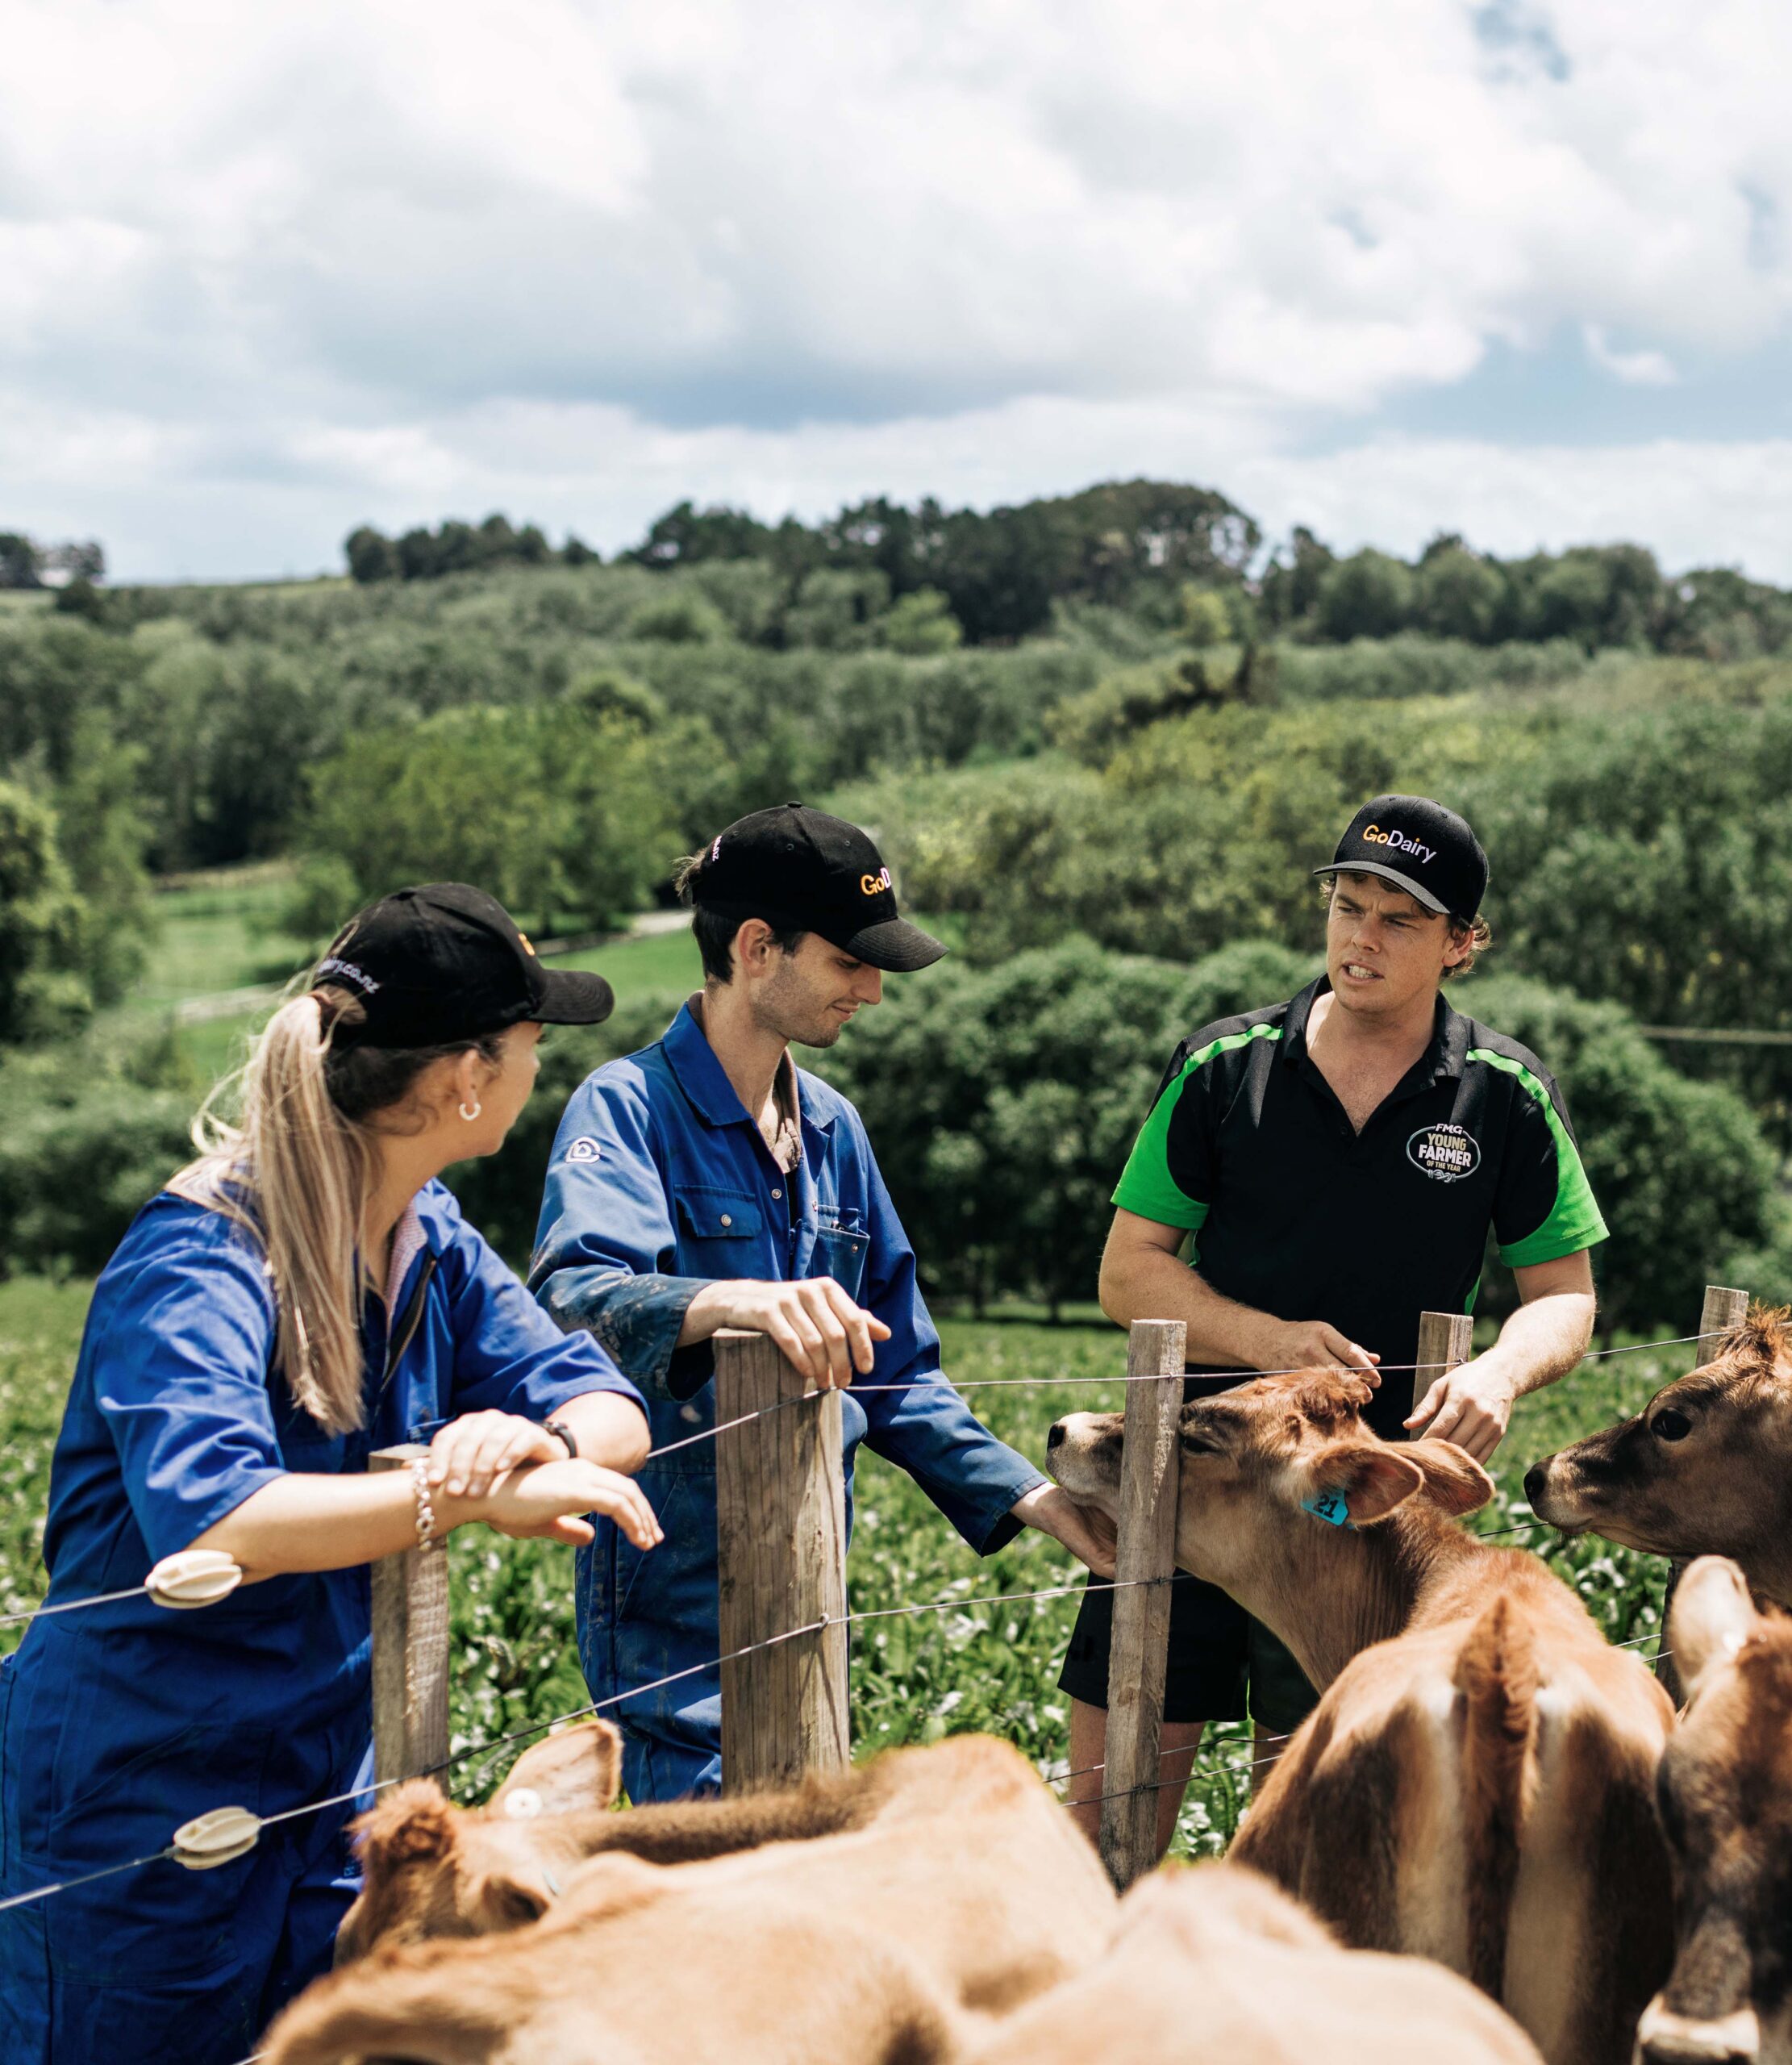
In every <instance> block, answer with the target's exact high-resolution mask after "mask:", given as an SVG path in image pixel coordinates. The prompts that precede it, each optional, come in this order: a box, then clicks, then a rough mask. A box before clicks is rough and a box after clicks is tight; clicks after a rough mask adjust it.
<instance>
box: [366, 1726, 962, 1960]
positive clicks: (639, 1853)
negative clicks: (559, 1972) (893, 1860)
mask: <svg viewBox="0 0 1792 2065" xmlns="http://www.w3.org/2000/svg"><path fill="white" fill-rule="evenodd" d="M985 1742H986V1738H982V1737H977V1736H960V1737H956V1738H952V1740H950V1741H948V1742H940V1743H936V1744H934V1745H932V1746H929V1747H927V1748H924V1749H913V1750H890V1751H888V1752H887V1753H886V1754H884V1755H883V1756H881V1757H877V1758H874V1759H873V1761H872V1762H871V1763H869V1764H866V1765H864V1766H862V1767H859V1768H857V1769H855V1770H852V1771H840V1772H837V1773H832V1774H829V1775H825V1776H820V1775H818V1776H815V1777H811V1778H809V1779H805V1780H804V1781H803V1783H802V1784H801V1785H799V1786H794V1787H792V1788H789V1789H787V1790H785V1791H781V1792H761V1793H749V1794H747V1795H744V1796H742V1797H741V1798H740V1799H728V1800H680V1801H676V1802H673V1803H671V1804H667V1805H665V1806H654V1807H636V1808H630V1809H629V1810H628V1811H627V1813H615V1812H613V1811H612V1810H613V1808H614V1805H615V1799H616V1795H617V1791H618V1788H619V1782H620V1771H621V1738H620V1737H619V1735H618V1733H617V1732H616V1730H615V1728H614V1727H613V1726H612V1725H611V1724H610V1723H609V1722H608V1721H586V1722H582V1723H581V1724H579V1725H577V1726H575V1727H572V1728H568V1729H563V1730H562V1731H561V1733H557V1734H555V1735H551V1736H549V1737H548V1738H547V1740H546V1741H545V1742H539V1743H537V1744H536V1746H534V1747H533V1748H532V1749H529V1750H525V1751H524V1752H523V1754H522V1755H521V1756H520V1757H519V1758H518V1759H517V1761H516V1763H515V1766H514V1767H512V1769H511V1773H510V1775H509V1776H508V1777H507V1778H506V1779H505V1781H504V1783H503V1784H502V1785H501V1786H500V1787H499V1788H498V1791H497V1792H495V1793H494V1795H493V1796H492V1797H491V1799H490V1801H489V1802H488V1803H487V1804H486V1805H485V1806H484V1807H477V1808H473V1807H455V1806H452V1805H450V1804H449V1803H448V1800H447V1799H446V1798H445V1797H444V1795H443V1793H442V1792H441V1789H440V1787H438V1786H437V1785H436V1783H435V1781H434V1779H408V1780H406V1783H404V1784H402V1785H399V1786H394V1788H393V1789H392V1790H391V1791H390V1792H389V1793H387V1794H386V1795H385V1797H384V1798H383V1799H382V1800H381V1801H380V1802H379V1804H377V1806H376V1807H374V1808H373V1810H372V1811H371V1812H370V1813H367V1814H365V1815H364V1816H363V1817H361V1819H360V1821H359V1822H357V1823H356V1835H357V1836H358V1838H359V1840H360V1859H361V1871H362V1884H361V1891H360V1895H359V1896H358V1897H357V1898H356V1900H355V1903H354V1904H353V1905H352V1907H351V1908H350V1909H349V1910H348V1914H347V1915H346V1916H345V1917H344V1920H343V1924H342V1927H341V1929H340V1932H339V1933H338V1935H337V1938H336V1963H338V1964H339V1965H343V1964H348V1963H352V1961H353V1960H354V1959H356V1958H359V1957H363V1956H365V1954H367V1952H368V1951H369V1950H372V1949H373V1947H374V1946H376V1945H377V1944H381V1943H415V1942H423V1941H425V1940H426V1939H427V1938H431V1937H435V1936H483V1935H488V1934H492V1933H494V1932H495V1931H497V1930H500V1929H516V1928H520V1927H521V1926H522V1925H523V1924H524V1923H525V1922H530V1921H536V1920H537V1919H538V1918H539V1917H540V1916H541V1915H543V1914H544V1913H546V1912H547V1910H548V1908H549V1907H550V1906H551V1905H552V1904H553V1902H554V1900H556V1899H557V1898H558V1897H559V1896H560V1893H561V1891H562V1890H563V1888H565V1885H566V1884H567V1882H568V1881H569V1879H570V1878H571V1876H572V1875H573V1873H574V1872H575V1871H577V1869H578V1867H580V1866H581V1864H583V1863H586V1861H587V1860H588V1859H591V1858H593V1857H596V1856H600V1855H602V1854H605V1853H606V1852H610V1851H622V1852H623V1853H626V1854H629V1855H631V1856H635V1857H640V1858H644V1859H646V1861H647V1862H648V1863H651V1864H684V1863H692V1862H694V1861H696V1860H698V1859H704V1858H714V1857H723V1856H727V1855H728V1854H731V1852H734V1851H736V1850H752V1849H754V1848H756V1846H759V1845H760V1844H762V1843H769V1842H798V1841H802V1840H806V1839H809V1838H815V1837H819V1836H826V1835H837V1834H839V1833H842V1832H843V1831H844V1830H846V1829H857V1828H865V1827H868V1826H869V1825H870V1824H871V1823H872V1822H873V1821H877V1820H881V1819H890V1818H901V1817H905V1816H906V1817H911V1818H918V1817H926V1816H928V1815H932V1814H948V1813H956V1812H960V1811H962V1810H963V1809H964V1808H965V1805H966V1804H967V1802H969V1801H972V1800H974V1799H975V1797H976V1796H977V1791H978V1786H979V1783H980V1779H981V1771H982V1769H983V1767H984V1765H985V1764H986V1763H987V1758H986V1755H985V1754H984V1749H983V1747H982V1746H983V1745H984V1744H985Z"/></svg>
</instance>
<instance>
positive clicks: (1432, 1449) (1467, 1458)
mask: <svg viewBox="0 0 1792 2065" xmlns="http://www.w3.org/2000/svg"><path fill="white" fill-rule="evenodd" d="M1400 1453H1401V1454H1402V1455H1405V1456H1411V1458H1412V1460H1413V1461H1414V1462H1416V1463H1417V1464H1418V1466H1419V1468H1420V1469H1421V1470H1422V1471H1423V1472H1424V1474H1425V1491H1426V1493H1427V1496H1428V1497H1429V1498H1430V1500H1431V1502H1432V1504H1433V1505H1434V1506H1436V1507H1438V1508H1440V1509H1441V1510H1442V1511H1443V1512H1447V1513H1472V1512H1474V1511H1475V1509H1476V1508H1477V1507H1479V1506H1484V1505H1486V1503H1487V1501H1488V1500H1490V1498H1492V1496H1494V1480H1493V1479H1492V1478H1490V1476H1489V1475H1487V1473H1486V1471H1485V1470H1483V1469H1482V1466H1481V1465H1480V1464H1479V1463H1478V1462H1476V1461H1475V1459H1474V1458H1473V1456H1472V1455H1470V1454H1469V1451H1468V1450H1466V1449H1459V1448H1458V1447H1457V1446H1456V1444H1455V1443H1454V1442H1453V1441H1406V1442H1402V1445H1401V1448H1400Z"/></svg>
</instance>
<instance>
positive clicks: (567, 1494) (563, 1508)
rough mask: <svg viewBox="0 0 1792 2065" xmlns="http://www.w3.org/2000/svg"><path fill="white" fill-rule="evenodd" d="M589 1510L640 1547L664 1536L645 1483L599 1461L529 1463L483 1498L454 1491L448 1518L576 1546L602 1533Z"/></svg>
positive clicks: (557, 1450) (556, 1444) (450, 1522)
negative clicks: (456, 1495) (463, 1496)
mask: <svg viewBox="0 0 1792 2065" xmlns="http://www.w3.org/2000/svg"><path fill="white" fill-rule="evenodd" d="M481 1417H483V1415H481ZM538 1431H539V1430H538ZM548 1439H549V1441H552V1443H553V1447H554V1450H555V1453H556V1454H559V1453H560V1444H559V1442H557V1441H553V1437H552V1435H550V1436H549V1437H548ZM587 1513H600V1514H602V1516H603V1517H604V1518H605V1519H606V1520H613V1521H615V1523H616V1525H617V1526H619V1528H620V1529H622V1531H623V1533H624V1534H626V1535H627V1537H628V1538H629V1540H630V1541H632V1542H633V1543H634V1545H635V1546H636V1548H637V1549H651V1548H652V1547H653V1546H655V1545H656V1543H658V1542H660V1541H664V1540H665V1533H664V1531H663V1530H662V1529H661V1525H660V1523H659V1521H657V1520H656V1518H655V1517H654V1512H653V1508H652V1506H650V1505H649V1504H648V1502H647V1495H646V1493H645V1492H644V1491H642V1489H641V1487H640V1485H639V1484H637V1483H636V1482H635V1480H634V1479H633V1478H632V1477H624V1476H623V1475H620V1473H619V1472H618V1471H614V1470H606V1469H605V1468H604V1466H603V1465H602V1463H599V1462H566V1461H561V1462H537V1463H524V1464H523V1466H521V1467H520V1468H519V1469H515V1470H513V1471H510V1472H509V1473H508V1474H507V1475H505V1476H503V1477H501V1478H500V1479H498V1482H497V1483H495V1484H494V1486H493V1487H491V1489H490V1491H487V1492H486V1494H485V1496H483V1497H482V1498H478V1499H473V1498H467V1499H456V1498H454V1497H452V1495H451V1496H450V1499H449V1503H448V1508H447V1509H446V1511H445V1512H444V1516H443V1517H444V1519H445V1520H446V1521H448V1525H450V1526H451V1527H457V1526H459V1525H461V1523H462V1522H463V1521H469V1520H481V1521H484V1522H485V1523H486V1525H487V1526H488V1527H494V1528H496V1529H497V1530H498V1533H500V1534H510V1535H515V1537H517V1538H518V1539H519V1540H521V1541H567V1542H571V1543H572V1544H573V1546H575V1547H577V1546H582V1545H583V1544H584V1543H586V1542H587V1541H590V1540H591V1539H592V1537H593V1536H594V1534H595V1533H596V1532H597V1530H596V1529H594V1527H593V1526H592V1525H591V1523H590V1521H588V1520H587V1519H586V1517H585V1516H586V1514H587Z"/></svg>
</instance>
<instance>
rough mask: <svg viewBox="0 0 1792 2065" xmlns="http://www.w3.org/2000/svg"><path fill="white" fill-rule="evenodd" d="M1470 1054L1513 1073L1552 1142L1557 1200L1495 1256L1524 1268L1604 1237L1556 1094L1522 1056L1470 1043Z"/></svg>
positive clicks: (1607, 1232)
mask: <svg viewBox="0 0 1792 2065" xmlns="http://www.w3.org/2000/svg"><path fill="white" fill-rule="evenodd" d="M1469 1060H1470V1061H1472V1062H1485V1063H1486V1066H1488V1067H1489V1068H1498V1069H1503V1070H1505V1071H1506V1073H1507V1074H1508V1075H1511V1076H1516V1077H1517V1078H1518V1079H1519V1082H1520V1083H1522V1084H1523V1086H1524V1088H1525V1089H1526V1091H1527V1092H1528V1093H1529V1094H1530V1095H1531V1096H1532V1098H1533V1099H1535V1100H1536V1103H1538V1104H1539V1105H1540V1107H1541V1108H1542V1110H1543V1115H1544V1119H1545V1120H1547V1121H1548V1126H1549V1136H1550V1138H1551V1139H1552V1140H1553V1141H1554V1142H1555V1143H1556V1202H1555V1204H1554V1206H1553V1207H1552V1209H1551V1211H1550V1214H1549V1216H1548V1218H1547V1219H1546V1220H1544V1222H1543V1224H1541V1225H1540V1227H1538V1229H1536V1232H1535V1233H1527V1234H1526V1235H1525V1237H1524V1238H1523V1240H1522V1241H1513V1242H1512V1243H1511V1245H1510V1246H1509V1247H1502V1249H1500V1251H1499V1258H1500V1260H1501V1261H1502V1262H1504V1263H1505V1264H1506V1266H1507V1268H1508V1269H1525V1268H1527V1267H1528V1266H1530V1265H1531V1264H1532V1262H1558V1261H1560V1260H1561V1258H1562V1257H1563V1256H1564V1255H1573V1254H1579V1253H1580V1251H1581V1250H1582V1248H1590V1247H1592V1246H1593V1245H1594V1243H1595V1242H1597V1241H1603V1240H1607V1239H1609V1238H1610V1237H1611V1233H1610V1229H1609V1228H1608V1227H1607V1224H1606V1222H1605V1220H1604V1219H1603V1218H1602V1216H1601V1215H1600V1212H1599V1207H1598V1201H1597V1200H1596V1199H1595V1198H1594V1195H1593V1186H1592V1185H1591V1184H1590V1183H1589V1182H1588V1181H1587V1179H1586V1170H1585V1169H1584V1168H1582V1166H1581V1157H1580V1152H1579V1150H1578V1149H1577V1148H1576V1146H1575V1145H1574V1143H1573V1141H1572V1140H1571V1139H1570V1138H1569V1132H1568V1128H1567V1127H1566V1126H1565V1125H1564V1124H1562V1120H1561V1112H1558V1111H1557V1109H1556V1100H1555V1099H1554V1098H1553V1097H1552V1096H1551V1095H1550V1094H1549V1092H1548V1090H1547V1089H1546V1088H1545V1087H1544V1084H1543V1083H1542V1082H1541V1081H1540V1079H1539V1078H1538V1077H1537V1076H1536V1075H1535V1074H1533V1073H1532V1071H1531V1070H1529V1069H1527V1067H1526V1066H1524V1064H1523V1062H1516V1061H1514V1060H1513V1059H1512V1058H1511V1056H1510V1055H1509V1054H1496V1053H1494V1052H1493V1051H1492V1049H1490V1048H1487V1047H1471V1048H1470V1049H1469Z"/></svg>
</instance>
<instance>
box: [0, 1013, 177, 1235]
mask: <svg viewBox="0 0 1792 2065" xmlns="http://www.w3.org/2000/svg"><path fill="white" fill-rule="evenodd" d="M200 1095H202V1091H201V1089H200V1086H199V1084H198V1081H197V1078H195V1077H194V1075H193V1074H192V1073H191V1071H190V1070H189V1069H188V1068H187V1067H185V1065H184V1064H183V1062H182V1060H181V1057H180V1054H179V1053H178V1051H177V1049H176V1048H175V1047H174V1046H173V1043H172V1041H170V1040H169V1038H168V1037H167V1036H166V1035H165V1034H163V1035H159V1036H152V1037H149V1038H148V1039H143V1038H135V1037H129V1036H125V1037H119V1036H118V1035H115V1034H110V1033H98V1032H96V1033H92V1034H90V1035H89V1037H87V1038H85V1039H84V1040H82V1041H77V1042H67V1043H65V1044H63V1045H60V1046H56V1047H51V1048H47V1049H41V1050H39V1051H35V1052H27V1053H11V1054H8V1055H6V1056H5V1057H4V1058H3V1059H0V1099H4V1101H5V1104H6V1112H7V1123H6V1129H5V1131H4V1133H0V1274H10V1273H11V1272H12V1271H13V1270H56V1271H65V1270H86V1271H92V1270H97V1269H98V1268H100V1267H101V1266H102V1265H103V1263H104V1262H105V1261H106V1258H107V1257H108V1256H109V1255H110V1254H111V1252H112V1250H113V1249H114V1248H115V1247H116V1246H117V1245H118V1243H119V1241H120V1240H121V1239H122V1238H123V1235H124V1231H125V1229H126V1228H127V1226H128V1225H129V1224H130V1223H131V1220H132V1219H133V1218H134V1217H135V1215H136V1213H137V1212H138V1210H139V1209H140V1207H141V1206H142V1204H143V1203H144V1199H147V1198H148V1197H150V1196H151V1195H153V1194H154V1192H155V1191H157V1190H159V1189H160V1187H161V1185H162V1184H163V1183H165V1181H166V1180H167V1179H168V1178H169V1176H170V1175H171V1174H173V1172H174V1170H176V1169H177V1168H178V1167H179V1166H181V1163H182V1162H185V1161H188V1160H190V1158H191V1157H192V1153H193V1149H192V1145H191V1143H190V1140H189V1138H188V1136H187V1125H188V1122H189V1120H190V1119H191V1117H192V1116H193V1112H194V1108H195V1107H196V1106H197V1104H198V1101H199V1098H200Z"/></svg>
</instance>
